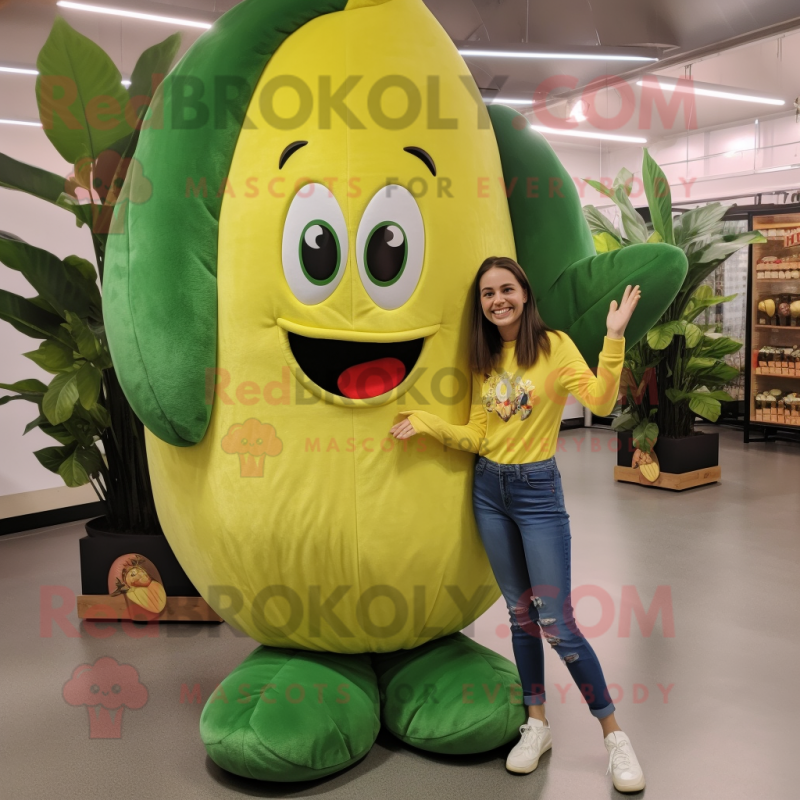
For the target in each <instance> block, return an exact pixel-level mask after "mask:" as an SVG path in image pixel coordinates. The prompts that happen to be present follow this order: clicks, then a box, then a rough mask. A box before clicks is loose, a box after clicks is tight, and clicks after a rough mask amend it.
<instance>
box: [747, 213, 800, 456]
mask: <svg viewBox="0 0 800 800" xmlns="http://www.w3.org/2000/svg"><path fill="white" fill-rule="evenodd" d="M794 208H797V207H796V206H795V207H794ZM751 223H752V229H753V230H758V231H761V233H762V234H763V235H764V236H765V237H766V238H767V242H766V243H763V244H754V245H752V247H751V248H750V251H751V253H750V274H749V276H748V278H749V279H748V286H749V289H750V291H749V292H748V298H749V302H748V315H747V316H748V336H747V345H746V346H747V351H748V356H749V359H748V362H747V374H746V380H745V383H746V387H747V400H746V413H745V425H744V433H745V441H746V442H747V441H749V440H750V433H751V431H752V429H753V428H754V427H755V428H757V429H759V430H761V431H763V432H764V438H769V436H770V434H771V433H777V432H778V431H779V430H780V431H782V430H786V429H792V430H795V431H797V432H800V211H796V212H790V213H775V214H764V215H759V214H753V215H752V217H751Z"/></svg>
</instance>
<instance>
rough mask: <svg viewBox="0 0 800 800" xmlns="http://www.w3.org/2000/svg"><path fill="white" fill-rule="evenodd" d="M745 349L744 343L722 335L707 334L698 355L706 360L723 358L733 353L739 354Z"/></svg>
mask: <svg viewBox="0 0 800 800" xmlns="http://www.w3.org/2000/svg"><path fill="white" fill-rule="evenodd" d="M742 347H744V343H743V342H739V341H737V340H736V339H732V338H731V337H729V336H723V335H722V334H715V333H706V334H704V336H703V342H702V344H701V346H700V348H699V349H698V350H697V355H699V356H703V357H705V358H722V357H723V356H727V355H730V354H731V353H738V352H739V350H741V349H742Z"/></svg>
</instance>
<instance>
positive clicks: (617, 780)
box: [604, 731, 644, 792]
mask: <svg viewBox="0 0 800 800" xmlns="http://www.w3.org/2000/svg"><path fill="white" fill-rule="evenodd" d="M604 741H605V744H606V750H608V769H607V770H606V775H608V773H609V771H611V776H612V778H613V780H614V788H615V789H616V790H617V791H618V792H640V791H641V790H642V789H644V772H643V771H642V768H641V766H639V761H638V760H637V758H636V753H634V752H633V747H632V746H631V740H630V739H629V738H628V737H627V736H626V735H625V734H624V733H623V732H622V731H614V732H613V733H609V734H608V736H606V738H605V739H604Z"/></svg>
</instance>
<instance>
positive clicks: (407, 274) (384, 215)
mask: <svg viewBox="0 0 800 800" xmlns="http://www.w3.org/2000/svg"><path fill="white" fill-rule="evenodd" d="M356 252H357V255H358V272H359V275H360V276H361V281H362V283H363V284H364V288H365V289H366V290H367V293H368V294H369V296H370V297H371V298H372V299H373V301H374V302H375V303H377V304H378V305H379V306H380V307H381V308H386V309H392V308H399V307H400V306H402V305H403V303H405V302H406V301H407V300H408V299H409V298H410V297H411V295H412V294H413V293H414V289H416V288H417V284H418V283H419V278H420V274H421V273H422V261H423V258H424V255H425V228H424V226H423V224H422V214H421V213H420V210H419V206H418V205H417V202H416V200H414V197H413V196H412V195H411V193H410V192H409V191H408V190H407V189H404V188H403V187H402V186H386V187H385V188H383V189H381V190H380V191H379V192H378V193H377V194H376V195H375V197H373V198H372V200H370V202H369V205H368V206H367V208H366V210H365V211H364V216H363V217H362V219H361V224H360V225H359V227H358V234H357V236H356Z"/></svg>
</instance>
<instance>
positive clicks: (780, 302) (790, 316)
mask: <svg viewBox="0 0 800 800" xmlns="http://www.w3.org/2000/svg"><path fill="white" fill-rule="evenodd" d="M757 320H758V321H757V324H758V325H776V326H779V327H784V328H787V327H793V328H796V327H800V295H796V294H788V293H786V292H784V293H783V294H779V295H775V296H773V297H764V298H762V299H761V300H759V301H758V318H757Z"/></svg>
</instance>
